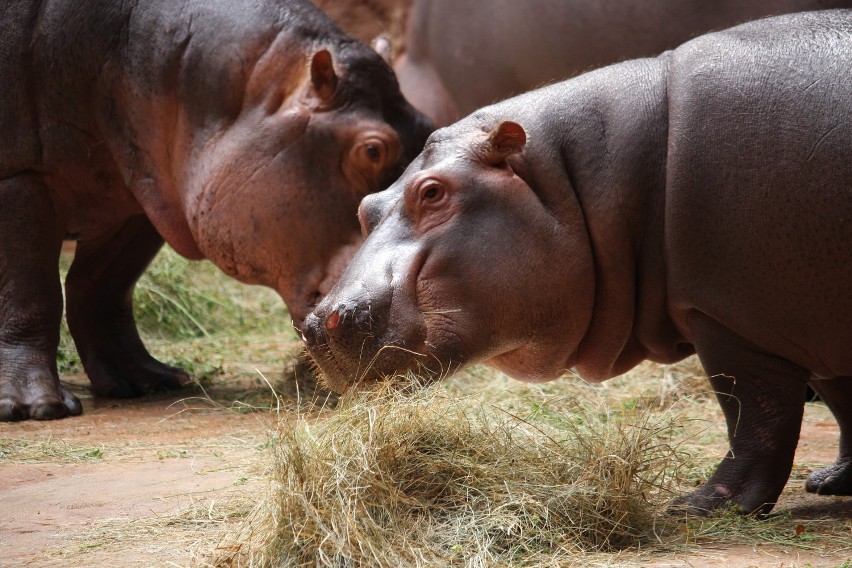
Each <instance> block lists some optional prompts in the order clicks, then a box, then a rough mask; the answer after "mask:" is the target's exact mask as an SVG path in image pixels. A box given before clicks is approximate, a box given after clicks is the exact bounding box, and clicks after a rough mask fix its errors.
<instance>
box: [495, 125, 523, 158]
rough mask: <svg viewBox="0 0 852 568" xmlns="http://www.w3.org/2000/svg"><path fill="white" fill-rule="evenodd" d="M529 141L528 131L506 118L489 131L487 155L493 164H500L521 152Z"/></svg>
mask: <svg viewBox="0 0 852 568" xmlns="http://www.w3.org/2000/svg"><path fill="white" fill-rule="evenodd" d="M526 143H527V133H526V131H524V127H523V126H521V125H520V124H518V123H517V122H512V121H511V120H504V121H503V122H501V123H500V124H498V125H497V126H496V127H494V129H493V130H492V131H491V132H489V133H488V141H487V142H486V148H485V150H486V151H485V156H486V159H487V160H488V161H489V162H490V163H493V164H498V163H500V162H502V161H503V160H505V159H506V158H508V157H509V156H511V155H513V154H517V153H519V152H520V151H521V150H523V149H524V145H525V144H526Z"/></svg>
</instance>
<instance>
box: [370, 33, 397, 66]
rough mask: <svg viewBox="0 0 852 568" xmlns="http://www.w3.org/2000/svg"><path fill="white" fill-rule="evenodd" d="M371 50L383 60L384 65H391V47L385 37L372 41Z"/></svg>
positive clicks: (381, 36)
mask: <svg viewBox="0 0 852 568" xmlns="http://www.w3.org/2000/svg"><path fill="white" fill-rule="evenodd" d="M373 49H374V50H376V53H378V54H379V55H380V56H381V57H382V59H384V60H385V63H387V64H388V65H390V64H391V61H392V60H393V45H391V42H390V40H389V39H388V38H387V36H383V35H380V36H379V37H377V38H376V39H374V40H373Z"/></svg>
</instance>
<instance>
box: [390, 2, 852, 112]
mask: <svg viewBox="0 0 852 568" xmlns="http://www.w3.org/2000/svg"><path fill="white" fill-rule="evenodd" d="M826 8H852V1H850V0H749V1H747V2H743V1H742V0H714V1H713V2H708V1H707V0H677V1H675V2H672V1H671V0H621V1H618V2H601V1H599V0H559V1H553V0H527V1H526V2H518V1H517V0H489V1H488V3H487V4H483V3H482V2H481V1H480V0H415V2H414V6H413V8H412V10H411V15H410V18H409V21H408V24H407V26H406V45H407V51H406V53H405V54H403V55H402V56H401V57H400V58H399V60H398V61H397V62H396V63H395V64H394V69H396V72H397V75H398V77H399V82H400V85H401V87H402V92H403V94H404V95H405V96H406V98H407V99H408V100H409V101H411V103H412V104H413V105H414V106H415V107H417V108H418V109H420V110H422V111H423V112H425V113H426V114H427V115H428V116H430V117H431V118H432V119H433V120H435V121H436V122H437V123H438V124H439V125H446V124H450V123H452V122H454V121H455V120H457V119H458V118H459V117H460V116H464V115H466V114H468V113H470V112H473V111H474V110H476V109H478V108H480V107H482V106H485V105H487V104H490V103H493V102H495V101H499V100H502V99H504V98H506V97H509V96H512V95H517V94H519V93H523V92H525V91H528V90H530V89H533V88H535V87H540V86H542V85H544V84H547V83H551V82H553V81H556V80H561V79H567V78H569V77H573V76H574V75H577V74H579V73H581V72H583V71H589V70H591V69H594V68H597V67H601V66H603V65H607V64H610V63H616V62H619V61H623V60H625V59H632V58H635V57H648V56H655V55H658V54H660V53H662V52H663V51H664V50H666V49H672V48H674V47H677V46H678V45H680V44H681V43H683V42H685V41H687V40H689V39H692V38H694V37H695V36H697V35H699V34H702V33H706V32H709V31H711V30H719V29H722V28H727V27H729V26H733V25H735V24H740V23H743V22H746V21H749V20H754V19H756V18H761V17H764V16H772V15H780V14H785V13H789V12H801V11H805V10H821V9H826Z"/></svg>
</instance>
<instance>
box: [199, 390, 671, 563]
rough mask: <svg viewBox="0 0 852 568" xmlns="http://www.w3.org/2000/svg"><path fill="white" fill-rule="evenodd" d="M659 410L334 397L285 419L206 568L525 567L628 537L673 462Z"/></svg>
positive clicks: (663, 497) (391, 395)
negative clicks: (322, 412)
mask: <svg viewBox="0 0 852 568" xmlns="http://www.w3.org/2000/svg"><path fill="white" fill-rule="evenodd" d="M412 393H413V394H412ZM663 416H664V417H663V418H660V415H659V414H658V415H652V414H651V413H649V412H645V411H635V410H634V411H632V412H628V413H627V414H626V415H624V414H622V413H613V412H609V411H607V410H605V409H604V407H603V406H601V404H600V403H598V404H589V402H588V401H583V403H582V404H580V403H578V402H577V401H568V400H565V399H559V400H552V401H550V402H548V403H547V404H544V405H542V404H540V403H536V404H534V405H530V406H527V407H523V406H522V407H521V408H520V409H519V408H517V405H515V407H509V406H508V405H504V406H499V407H498V406H494V405H491V404H487V403H483V399H482V398H480V397H477V396H475V395H473V396H465V397H450V396H449V395H447V393H446V391H445V390H443V389H442V388H441V387H440V386H435V387H430V388H427V389H425V390H417V389H403V390H399V389H391V388H382V389H380V390H379V392H372V393H361V394H358V395H354V396H351V397H346V398H344V399H343V400H342V401H341V403H340V404H339V405H338V407H337V409H336V410H335V411H334V412H331V413H328V415H327V416H322V417H321V418H319V419H316V418H314V419H307V418H301V419H299V420H298V421H297V422H296V423H295V424H294V423H293V421H292V420H291V421H289V422H282V424H281V426H280V427H279V430H278V433H277V440H276V441H275V444H274V470H273V475H272V478H273V481H272V486H271V489H270V493H269V495H268V497H267V498H266V499H265V500H264V501H263V502H261V503H260V504H259V505H258V506H257V508H256V509H255V511H254V512H253V513H252V514H251V515H250V517H249V518H248V520H247V522H246V523H245V524H244V525H243V527H242V529H241V531H240V533H239V534H237V535H235V536H233V537H232V538H231V539H230V540H229V541H228V542H229V543H228V544H225V543H223V545H222V546H221V547H220V548H219V550H218V552H219V556H218V558H217V559H216V561H215V563H216V564H219V565H233V566H311V567H314V566H329V567H331V566H334V567H341V566H451V565H457V566H480V565H482V566H485V565H516V566H523V565H537V564H540V563H541V562H542V561H545V559H546V562H547V563H551V562H554V561H558V560H559V559H560V558H563V557H564V558H566V559H567V558H570V557H571V556H572V555H576V554H577V553H581V552H588V551H602V550H613V549H618V548H621V547H627V546H635V545H636V544H637V543H639V542H640V541H642V540H643V539H647V538H649V537H651V536H652V532H653V525H654V520H655V518H656V514H657V513H659V510H660V505H661V504H662V503H664V502H665V501H667V500H668V499H669V497H670V494H669V492H668V491H667V488H668V486H669V484H670V483H671V479H672V477H673V475H674V473H675V470H676V469H677V468H678V467H679V466H680V465H681V464H682V463H683V459H682V456H681V454H680V453H679V452H678V451H677V450H676V448H674V447H672V446H671V445H669V443H668V442H667V439H668V432H669V431H670V428H671V427H672V424H671V419H670V417H669V419H667V418H665V415H663Z"/></svg>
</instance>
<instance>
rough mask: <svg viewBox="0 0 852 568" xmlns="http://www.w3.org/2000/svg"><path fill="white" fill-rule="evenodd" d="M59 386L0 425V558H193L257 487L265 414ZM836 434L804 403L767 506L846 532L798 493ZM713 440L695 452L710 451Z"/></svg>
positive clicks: (759, 552)
mask: <svg viewBox="0 0 852 568" xmlns="http://www.w3.org/2000/svg"><path fill="white" fill-rule="evenodd" d="M69 384H71V386H72V387H73V388H74V390H75V391H76V392H77V393H78V395H81V396H82V397H83V404H84V409H85V413H84V414H83V416H80V417H76V418H71V419H66V420H60V421H54V422H42V423H39V422H32V421H31V422H24V423H20V424H2V425H0V566H80V565H86V566H103V567H107V566H110V567H111V566H188V565H193V564H194V565H198V563H199V562H200V561H201V560H203V558H204V557H205V556H207V555H209V554H210V553H211V552H212V551H213V550H214V549H215V547H216V545H217V544H218V539H219V538H220V535H221V531H222V529H224V528H225V527H226V525H227V524H228V522H229V519H232V518H234V517H235V516H236V515H239V514H240V513H241V512H245V511H246V510H248V508H249V507H251V505H252V502H253V501H254V500H255V499H257V498H258V497H259V496H260V495H261V494H262V491H263V487H264V468H265V467H266V465H267V463H268V460H267V459H266V458H267V454H266V453H265V451H266V447H267V443H268V440H269V435H270V434H269V432H270V428H271V426H272V425H273V424H274V422H275V420H276V415H275V413H274V412H271V411H263V412H251V413H238V412H235V411H233V410H225V409H223V408H217V407H216V405H211V404H210V403H208V402H205V401H203V400H201V399H195V398H192V399H182V398H181V397H179V396H157V397H149V398H146V399H142V400H136V401H124V402H109V403H103V402H99V401H96V400H94V399H92V398H91V397H86V391H85V380H84V378H82V377H79V376H78V377H72V378H71V380H70V383H69ZM837 441H838V430H837V426H836V425H835V423H834V421H833V419H832V418H831V416H830V414H829V413H828V411H827V410H826V409H825V408H824V406H822V405H820V404H815V405H808V408H807V411H806V418H805V421H804V426H803V432H802V441H801V442H800V445H799V450H798V453H797V456H796V463H797V466H796V468H795V470H794V475H793V478H792V479H791V481H790V483H789V484H788V489H787V491H785V494H784V496H783V497H782V500H781V502H780V503H779V505H778V507H777V509H776V510H789V511H790V512H791V513H792V514H793V516H794V517H796V518H797V519H801V520H797V521H796V522H797V523H802V524H803V526H805V527H807V522H808V519H811V518H817V517H821V516H826V515H830V516H831V517H833V518H836V519H837V523H838V527H842V526H843V525H846V529H845V530H846V531H847V532H848V531H849V522H850V521H849V520H850V519H852V500H850V499H849V498H826V497H815V496H813V495H807V494H805V493H804V492H803V490H802V486H803V480H804V478H805V476H806V475H807V473H808V472H809V471H810V470H811V469H812V467H813V466H814V464H825V463H830V462H831V461H833V459H834V457H835V452H836V447H837ZM722 444H723V442H722V440H721V438H719V440H718V441H714V442H711V443H710V444H709V445H708V447H707V451H708V452H711V451H712V452H713V453H715V454H720V453H721V451H722ZM850 556H852V553H849V552H848V551H847V552H842V551H841V552H834V553H830V554H828V555H826V553H825V552H824V551H821V550H819V549H817V550H804V549H800V548H792V547H787V546H778V545H773V544H767V543H765V542H762V543H757V544H755V545H754V546H730V547H719V546H714V547H710V548H708V547H705V546H701V547H696V548H695V549H694V551H692V552H690V554H689V555H678V556H675V557H672V556H666V557H659V558H652V559H650V560H648V561H647V562H643V563H642V565H648V566H696V567H700V566H706V567H717V566H718V567H722V566H757V567H770V566H771V567H779V566H784V567H793V566H808V565H810V566H839V565H840V564H842V563H843V562H844V561H846V560H847V559H848V558H849V557H850ZM625 562H627V561H626V560H625ZM615 564H616V565H618V564H619V563H618V562H617V561H616V562H615Z"/></svg>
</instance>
